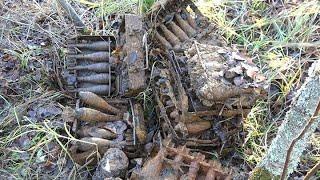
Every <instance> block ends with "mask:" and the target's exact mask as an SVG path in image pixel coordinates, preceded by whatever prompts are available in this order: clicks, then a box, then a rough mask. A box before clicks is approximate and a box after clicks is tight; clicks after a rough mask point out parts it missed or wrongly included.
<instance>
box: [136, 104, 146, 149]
mask: <svg viewBox="0 0 320 180" xmlns="http://www.w3.org/2000/svg"><path fill="white" fill-rule="evenodd" d="M134 114H135V125H136V126H135V128H136V135H137V138H138V140H139V142H140V143H145V142H146V140H147V127H146V122H145V119H144V115H143V109H142V107H141V105H140V104H135V105H134Z"/></svg>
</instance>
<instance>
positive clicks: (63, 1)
mask: <svg viewBox="0 0 320 180" xmlns="http://www.w3.org/2000/svg"><path fill="white" fill-rule="evenodd" d="M57 2H58V4H59V5H60V6H61V7H62V8H63V9H64V10H65V11H66V13H67V14H68V15H69V17H70V19H71V20H72V21H73V23H74V24H75V26H76V27H78V28H80V29H84V28H85V25H84V23H83V22H82V20H81V19H80V17H79V16H78V14H77V13H76V11H75V10H74V9H73V8H72V6H71V5H70V4H69V3H68V2H67V1H66V0H57Z"/></svg>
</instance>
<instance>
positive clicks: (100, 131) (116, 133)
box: [70, 91, 128, 164]
mask: <svg viewBox="0 0 320 180" xmlns="http://www.w3.org/2000/svg"><path fill="white" fill-rule="evenodd" d="M78 94H79V98H80V101H81V102H83V103H84V104H86V105H88V106H89V107H90V108H88V107H81V108H77V109H76V110H75V118H76V119H77V120H80V121H82V122H86V124H85V125H83V126H81V127H80V128H79V130H77V135H78V136H79V137H80V139H79V141H78V142H77V143H75V144H74V145H73V146H72V147H71V148H70V151H71V152H72V153H71V155H72V157H73V160H74V161H75V162H77V163H78V164H85V163H87V162H90V161H89V160H90V159H92V163H93V164H94V163H96V157H97V154H96V153H97V152H99V153H100V154H104V153H105V152H106V151H107V150H108V149H109V148H120V149H122V148H123V147H125V146H126V145H127V144H128V142H126V141H125V137H124V133H125V131H126V130H127V124H126V123H125V122H124V119H125V118H124V116H126V115H125V113H124V111H123V110H120V109H118V108H116V107H113V106H111V105H110V104H109V103H108V102H107V101H105V100H104V99H103V98H101V97H99V96H98V95H96V94H94V93H92V92H82V91H81V92H79V93H78Z"/></svg>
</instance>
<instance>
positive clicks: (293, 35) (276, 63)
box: [197, 0, 320, 167]
mask: <svg viewBox="0 0 320 180" xmlns="http://www.w3.org/2000/svg"><path fill="white" fill-rule="evenodd" d="M197 4H198V7H199V8H200V10H201V11H202V12H203V13H204V15H206V16H207V17H209V18H210V19H211V20H212V22H214V23H215V25H216V30H217V34H219V35H220V36H222V37H223V38H224V39H225V40H226V42H227V43H228V44H229V45H230V46H236V47H237V48H238V49H242V50H243V51H244V53H246V54H247V56H249V57H252V58H253V61H254V62H255V63H256V64H257V65H258V66H259V67H260V68H261V69H262V72H263V73H264V74H265V76H266V77H267V81H268V82H270V83H273V84H275V85H276V86H277V87H279V92H278V93H277V95H276V96H277V98H276V100H275V102H276V103H277V104H280V105H281V106H280V109H278V111H279V112H278V113H276V114H274V112H272V105H274V104H271V101H270V99H267V100H266V101H263V102H261V101H259V102H257V104H256V106H255V107H254V108H253V109H252V111H251V113H250V114H249V116H248V117H247V118H246V119H245V121H244V130H245V132H246V133H247V135H246V139H245V143H244V145H243V147H242V148H241V149H239V151H240V152H241V153H242V155H243V159H244V161H245V163H247V164H248V165H250V167H254V166H255V165H256V164H257V163H258V162H260V160H261V158H262V157H263V156H264V154H265V152H266V150H267V148H268V145H270V142H271V140H272V138H273V137H274V136H275V134H276V132H277V128H278V126H279V124H280V123H281V120H282V117H283V114H284V112H285V111H284V110H285V108H287V104H286V100H287V99H288V95H289V94H292V93H294V92H295V90H294V89H297V88H299V85H300V84H301V80H302V77H303V72H304V71H306V69H305V67H304V65H306V64H307V63H308V62H312V61H314V60H318V59H319V56H318V55H319V49H315V48H316V47H319V32H318V31H317V29H319V25H320V22H319V12H320V3H319V1H305V2H300V3H298V4H286V6H285V7H281V4H277V5H275V6H274V7H272V4H271V3H266V2H265V1H260V0H254V1H212V0H207V1H197ZM275 102H273V103H275ZM313 143H314V142H313ZM318 143H319V142H318ZM318 143H317V144H318ZM318 157H319V152H316V153H313V154H312V153H311V154H310V153H307V158H311V159H318Z"/></svg>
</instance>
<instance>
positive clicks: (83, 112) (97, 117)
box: [76, 108, 122, 122]
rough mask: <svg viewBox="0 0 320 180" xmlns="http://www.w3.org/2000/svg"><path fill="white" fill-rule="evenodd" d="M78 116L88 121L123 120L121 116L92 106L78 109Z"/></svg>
mask: <svg viewBox="0 0 320 180" xmlns="http://www.w3.org/2000/svg"><path fill="white" fill-rule="evenodd" d="M76 118H77V119H79V120H81V121H87V122H106V121H119V120H122V118H121V117H120V116H115V115H109V114H105V113H103V112H100V111H98V110H95V109H91V108H79V109H76Z"/></svg>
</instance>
